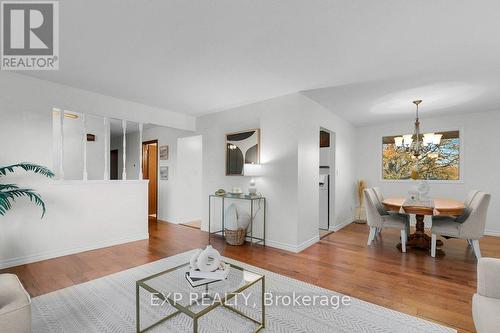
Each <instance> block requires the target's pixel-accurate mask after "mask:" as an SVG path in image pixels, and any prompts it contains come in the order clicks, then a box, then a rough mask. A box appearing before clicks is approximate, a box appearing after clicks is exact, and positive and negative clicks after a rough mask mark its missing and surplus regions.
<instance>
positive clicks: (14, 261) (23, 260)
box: [0, 233, 149, 269]
mask: <svg viewBox="0 0 500 333" xmlns="http://www.w3.org/2000/svg"><path fill="white" fill-rule="evenodd" d="M148 238H149V233H145V234H138V235H133V236H127V237H121V238H114V239H108V240H103V241H99V242H94V243H92V244H86V245H82V246H78V247H73V248H66V249H61V250H55V251H47V252H44V253H39V254H35V255H29V256H24V257H18V258H10V259H4V260H0V269H3V268H9V267H14V266H19V265H25V264H31V263H33V262H37V261H41V260H47V259H52V258H57V257H62V256H67V255H70V254H75V253H80V252H85V251H91V250H96V249H101V248H104V247H109V246H113V245H119V244H124V243H129V242H135V241H138V240H144V239H148Z"/></svg>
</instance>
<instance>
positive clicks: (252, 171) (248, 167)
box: [243, 163, 261, 195]
mask: <svg viewBox="0 0 500 333" xmlns="http://www.w3.org/2000/svg"><path fill="white" fill-rule="evenodd" d="M243 175H244V176H246V177H252V178H251V179H250V182H249V183H248V193H249V194H251V195H255V194H257V187H255V178H254V177H258V176H260V175H261V165H260V164H254V163H245V165H244V167H243Z"/></svg>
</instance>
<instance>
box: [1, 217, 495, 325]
mask: <svg viewBox="0 0 500 333" xmlns="http://www.w3.org/2000/svg"><path fill="white" fill-rule="evenodd" d="M367 236H368V227H367V226H366V225H359V224H352V225H349V226H347V227H346V228H344V229H342V230H340V231H339V232H336V233H333V234H330V235H328V236H326V237H325V238H323V239H322V240H321V241H320V242H319V243H317V244H315V245H313V246H311V247H309V248H308V249H306V250H305V251H303V252H301V253H298V254H293V253H289V252H285V251H281V250H277V249H273V248H269V247H267V248H265V247H262V246H253V247H250V246H248V245H245V246H241V247H239V246H229V245H226V244H225V243H224V242H223V241H222V240H220V239H217V240H216V241H215V247H216V248H217V249H218V250H219V251H221V253H222V254H223V255H224V256H227V257H230V258H234V259H236V260H240V261H244V262H246V263H249V264H252V265H255V266H258V267H262V268H264V269H267V270H270V271H274V272H277V273H280V274H283V275H287V276H290V277H293V278H296V279H299V280H303V281H306V282H309V283H313V284H316V285H319V286H321V287H324V288H328V289H331V290H335V291H338V292H341V293H344V294H348V295H351V296H353V297H357V298H360V299H362V300H365V301H368V302H372V303H376V304H379V305H382V306H385V307H388V308H391V309H394V310H398V311H402V312H405V313H407V314H410V315H414V316H417V317H421V318H425V319H428V320H432V321H435V322H439V323H442V324H444V325H447V326H451V327H454V328H456V329H458V330H459V331H460V332H469V331H474V326H473V323H472V317H471V297H472V295H473V293H474V292H475V289H476V260H475V258H474V254H473V252H472V249H470V248H469V247H468V246H467V245H466V242H465V241H462V240H446V241H445V245H444V250H445V251H446V256H444V257H442V258H436V259H434V258H431V257H430V256H429V255H428V254H427V253H424V252H415V251H409V252H408V253H406V254H402V253H400V252H399V251H398V250H397V249H396V247H395V245H396V243H397V242H398V239H399V233H398V232H397V231H396V232H393V231H391V230H384V231H383V232H382V234H381V235H380V236H378V238H377V240H376V242H375V243H374V244H373V245H372V246H371V247H367V246H366V239H367ZM206 243H207V234H206V233H204V232H202V231H200V230H197V229H193V228H189V227H183V226H178V225H173V224H169V223H155V222H151V223H150V238H149V240H144V241H137V242H132V243H127V244H123V245H117V246H113V247H108V248H104V249H99V250H94V251H88V252H84V253H79V254H74V255H69V256H65V257H60V258H56V259H50V260H45V261H41V262H37V263H33V264H28V265H22V266H18V267H13V268H9V269H6V270H3V272H12V273H15V274H17V275H18V276H19V278H20V279H21V281H22V282H23V284H24V286H25V287H26V289H27V290H28V292H29V293H30V295H31V296H33V297H35V296H39V295H42V294H45V293H48V292H51V291H54V290H57V289H61V288H64V287H68V286H72V285H75V284H78V283H82V282H85V281H89V280H92V279H95V278H98V277H102V276H105V275H108V274H111V273H115V272H119V271H122V270H125V269H127V268H131V267H135V266H138V265H141V264H145V263H147V262H151V261H155V260H158V259H161V258H164V257H167V256H171V255H174V254H177V253H181V252H184V251H187V250H190V249H193V248H196V247H201V246H204V245H206ZM481 249H482V251H483V256H491V257H500V238H496V237H484V238H483V239H482V240H481Z"/></svg>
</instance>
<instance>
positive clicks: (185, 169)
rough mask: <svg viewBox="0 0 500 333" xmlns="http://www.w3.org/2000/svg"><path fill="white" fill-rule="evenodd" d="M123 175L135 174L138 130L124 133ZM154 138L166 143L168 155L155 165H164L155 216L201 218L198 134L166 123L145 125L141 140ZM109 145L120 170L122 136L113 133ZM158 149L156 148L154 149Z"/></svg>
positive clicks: (180, 220)
mask: <svg viewBox="0 0 500 333" xmlns="http://www.w3.org/2000/svg"><path fill="white" fill-rule="evenodd" d="M126 139H127V154H126V171H127V179H137V178H138V177H139V168H140V161H139V149H140V147H141V145H140V143H139V132H137V131H136V132H133V133H129V134H127V137H126ZM150 140H158V147H159V146H163V145H168V146H169V159H168V160H160V157H159V155H158V167H161V166H168V168H169V170H168V180H161V179H160V178H159V172H160V170H159V168H158V219H159V220H162V221H168V222H172V223H186V222H191V221H193V220H199V219H200V218H201V154H202V151H201V137H200V136H193V132H190V131H183V130H178V129H175V128H169V127H162V126H157V127H152V128H148V129H145V130H144V131H143V134H142V141H143V142H145V141H150ZM111 149H118V157H119V161H118V173H119V175H118V176H119V177H121V172H122V150H123V148H122V139H121V138H120V137H115V138H113V139H112V141H111ZM158 150H159V149H158Z"/></svg>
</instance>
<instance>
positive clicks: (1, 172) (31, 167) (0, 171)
mask: <svg viewBox="0 0 500 333" xmlns="http://www.w3.org/2000/svg"><path fill="white" fill-rule="evenodd" d="M16 168H21V169H23V170H24V171H30V172H34V173H36V174H40V175H43V176H45V177H48V178H52V177H54V173H53V172H52V171H51V170H50V169H49V168H47V167H44V166H42V165H38V164H33V163H28V162H22V163H18V164H12V165H7V166H4V167H0V176H5V175H6V174H7V173H8V172H14V171H15V169H16Z"/></svg>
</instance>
